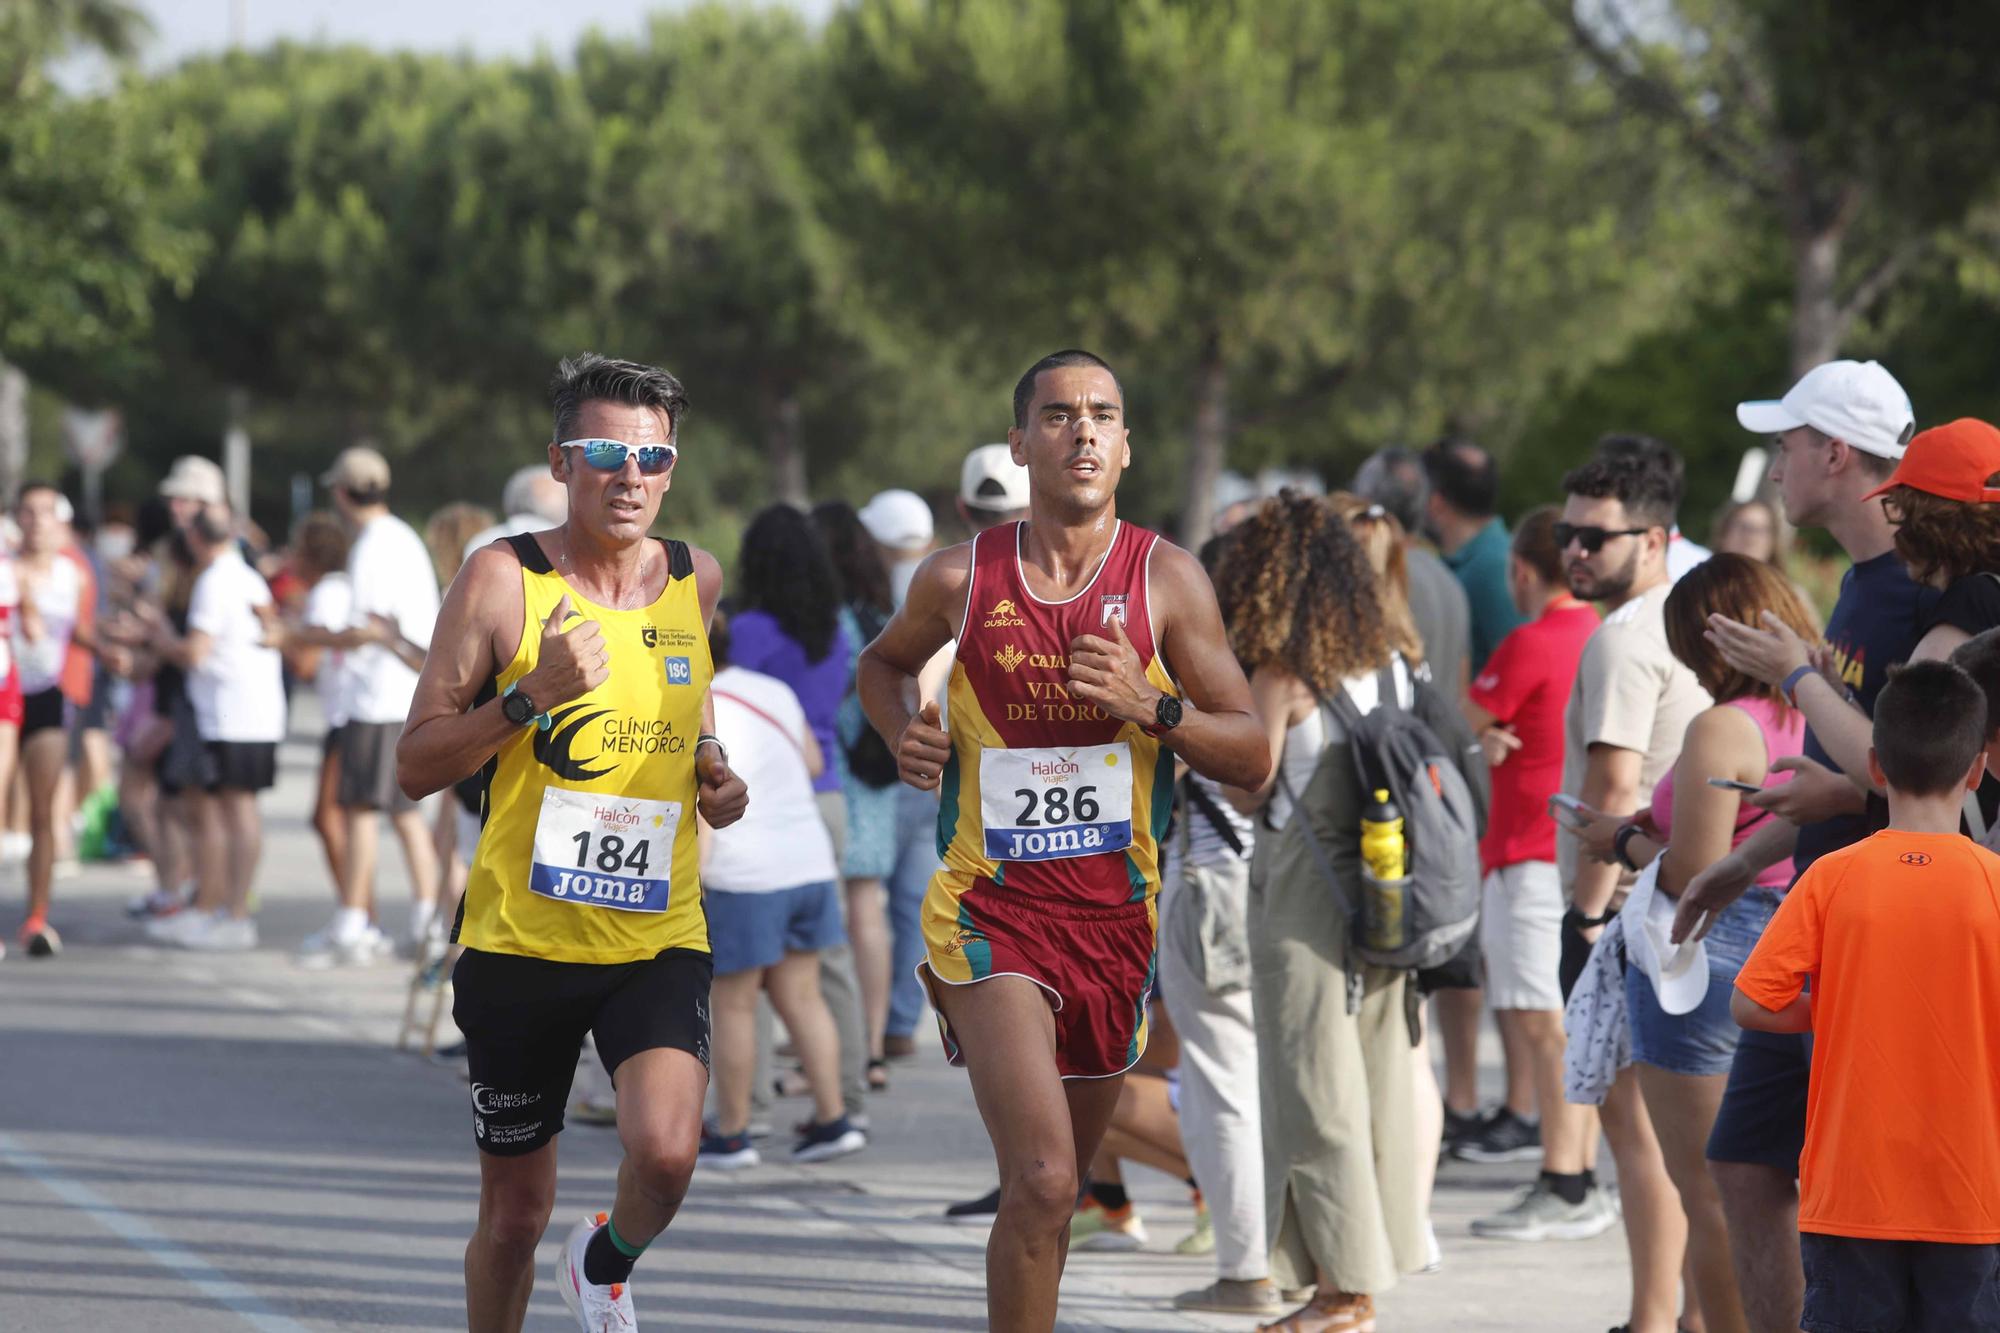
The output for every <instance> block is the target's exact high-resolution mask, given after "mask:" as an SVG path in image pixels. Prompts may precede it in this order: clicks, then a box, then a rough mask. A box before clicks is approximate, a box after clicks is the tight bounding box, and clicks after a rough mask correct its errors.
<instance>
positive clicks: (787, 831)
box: [701, 667, 840, 893]
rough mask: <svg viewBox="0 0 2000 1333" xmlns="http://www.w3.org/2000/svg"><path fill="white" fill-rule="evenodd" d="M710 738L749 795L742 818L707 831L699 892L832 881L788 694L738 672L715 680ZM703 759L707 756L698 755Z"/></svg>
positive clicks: (801, 726)
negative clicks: (709, 840)
mask: <svg viewBox="0 0 2000 1333" xmlns="http://www.w3.org/2000/svg"><path fill="white" fill-rule="evenodd" d="M712 697H713V698H714V700H715V734H716V735H718V736H720V737H721V738H722V743H723V744H724V745H726V746H728V747H729V766H730V767H731V768H732V769H734V770H735V771H736V774H737V776H738V777H741V778H742V779H743V781H744V782H745V783H747V784H748V785H749V787H750V790H751V792H752V793H753V794H752V796H751V798H750V808H749V809H748V810H747V811H745V812H744V815H743V818H741V819H739V820H737V821H736V822H735V823H734V824H731V825H730V826H729V827H728V828H723V829H716V830H715V831H714V834H713V837H714V843H713V845H712V846H711V848H710V850H709V856H708V862H707V864H705V865H704V866H703V867H702V870H701V882H702V884H703V886H704V887H707V888H711V889H721V890H723V891H725V892H729V893H775V892H776V891H778V890H779V889H793V888H797V887H799V886H800V885H802V884H819V883H824V882H827V881H830V880H834V879H837V878H839V873H840V872H839V870H838V869H837V868H836V867H835V865H834V863H833V839H832V838H831V837H830V836H828V834H827V831H826V825H825V824H824V823H823V822H821V820H820V814H819V802H818V801H817V800H815V799H814V798H813V789H812V775H811V774H810V773H809V772H808V771H807V770H806V757H805V739H804V738H805V737H806V736H807V735H808V734H810V733H809V731H808V728H807V726H806V714H805V709H803V708H801V707H800V706H799V697H798V696H797V695H796V694H793V693H792V687H791V686H789V685H787V684H785V682H783V681H781V680H779V679H777V678H776V677H774V676H766V675H763V674H761V673H759V672H756V671H746V670H744V669H743V668H742V667H725V668H723V669H722V670H721V671H720V672H718V673H716V677H715V684H714V686H713V687H712ZM702 757H703V758H707V757H708V756H707V755H703V756H702Z"/></svg>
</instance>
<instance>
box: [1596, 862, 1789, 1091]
mask: <svg viewBox="0 0 2000 1333" xmlns="http://www.w3.org/2000/svg"><path fill="white" fill-rule="evenodd" d="M1780 901H1782V900H1781V899H1780V897H1779V895H1778V894H1777V893H1776V892H1775V891H1773V890H1771V889H1751V890H1750V891H1749V892H1747V893H1745V894H1744V895H1743V896H1742V897H1741V898H1738V899H1737V900H1736V901H1735V902H1733V903H1731V904H1730V905H1729V906H1728V907H1726V908H1724V909H1723V912H1722V915H1721V916H1720V917H1718V918H1716V922H1715V925H1714V927H1713V928H1712V929H1711V930H1710V931H1709V932H1708V934H1707V935H1705V936H1704V937H1703V943H1705V944H1706V945H1707V946H1708V993H1707V994H1705V995H1703V996H1702V997H1701V1003H1700V1004H1698V1005H1696V1006H1695V1007H1694V1008H1693V1009H1692V1010H1690V1011H1689V1012H1687V1013H1685V1014H1670V1013H1668V1012H1667V1011H1666V1010H1664V1009H1662V1008H1660V998H1659V996H1658V995H1657V994H1656V993H1655V992H1654V990H1653V983H1652V982H1650V981H1648V980H1647V979H1646V974H1645V973H1644V972H1642V971H1640V970H1639V969H1638V968H1636V967H1631V966H1627V967H1626V969H1625V1014H1626V1019H1627V1021H1628V1022H1629V1023H1630V1024H1631V1025H1632V1060H1633V1062H1634V1063H1636V1064H1644V1065H1651V1066H1652V1067H1653V1068H1655V1069H1663V1070H1665V1071H1666V1072H1667V1073H1669V1074H1697V1075H1699V1074H1727V1073H1728V1072H1729V1066H1730V1064H1731V1062H1732V1061H1733V1060H1734V1059H1735V1058H1736V1043H1737V1040H1738V1039H1739V1038H1740V1037H1741V1036H1742V1035H1743V1029H1742V1028H1739V1027H1737V1026H1736V1020H1735V1019H1734V1018H1731V1017H1730V1016H1729V996H1730V992H1732V991H1734V990H1735V989H1736V974H1737V973H1738V972H1739V971H1741V970H1742V968H1743V963H1744V961H1745V960H1746V959H1748V958H1749V957H1750V950H1752V949H1753V948H1755V947H1756V945H1757V939H1758V937H1759V936H1761V935H1762V934H1763V933H1764V927H1765V926H1766V925H1768V924H1770V920H1771V917H1772V914H1774V913H1775V912H1776V911H1777V910H1778V903H1779V902H1780Z"/></svg>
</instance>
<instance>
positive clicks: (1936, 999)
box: [1731, 662, 2000, 1333]
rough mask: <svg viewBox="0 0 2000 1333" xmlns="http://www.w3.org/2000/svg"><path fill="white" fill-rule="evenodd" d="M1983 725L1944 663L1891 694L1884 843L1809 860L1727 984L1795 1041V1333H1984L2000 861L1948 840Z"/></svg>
mask: <svg viewBox="0 0 2000 1333" xmlns="http://www.w3.org/2000/svg"><path fill="white" fill-rule="evenodd" d="M1986 714H1987V706H1986V695H1985V693H1984V691H1982V690H1981V688H1980V686H1979V685H1978V684H1976V683H1975V682H1974V681H1973V679H1972V678H1971V677H1970V676H1968V675H1967V674H1966V673H1965V672H1964V671H1962V670H1960V669H1959V668H1958V667H1956V666H1953V665H1951V664H1950V663H1948V662H1921V663H1915V664H1912V665H1910V666H1906V667H1904V668H1903V669H1902V670H1900V671H1898V672H1897V673H1896V674H1895V675H1894V676H1892V677H1891V678H1890V681H1889V684H1888V685H1887V686H1886V687H1885V688H1884V689H1883V691H1882V694H1881V697H1880V698H1879V699H1878V700H1877V701H1876V704H1875V723H1874V742H1875V745H1874V749H1873V750H1872V751H1871V752H1870V754H1869V764H1868V768H1869V773H1870V775H1871V776H1872V777H1873V779H1874V781H1875V782H1876V784H1877V785H1878V786H1881V787H1883V788H1884V789H1885V790H1886V791H1887V792H1888V795H1889V827H1888V828H1887V829H1885V830H1883V831H1882V832H1880V833H1877V834H1875V835H1874V836H1873V837H1871V838H1867V839H1865V840H1863V841H1861V842H1858V843H1855V844H1853V845H1852V846H1850V847H1846V848H1843V849H1842V850H1840V851H1837V852H1831V853H1828V854H1827V855H1825V856H1822V857H1821V858H1820V859H1819V860H1818V861H1816V862H1814V863H1813V865H1812V868H1811V869H1809V870H1808V871H1807V872H1806V873H1805V874H1804V875H1802V876H1800V877H1799V880H1798V883H1796V884H1795V885H1793V886H1792V890H1791V892H1790V893H1789V894H1788V895H1786V898H1785V903H1784V905H1783V906H1782V907H1780V908H1779V909H1778V914H1777V915H1776V916H1775V917H1773V918H1772V920H1771V924H1770V925H1769V926H1767V927H1765V930H1764V936H1763V938H1762V939H1761V940H1760V941H1759V942H1758V944H1757V947H1756V949H1755V950H1754V951H1753V952H1752V953H1751V955H1750V959H1749V961H1748V962H1746V963H1745V964H1744V965H1743V969H1742V971H1741V972H1740V973H1739V974H1738V976H1737V978H1736V990H1737V993H1736V994H1735V995H1734V996H1733V997H1731V998H1732V1009H1733V1012H1734V1013H1735V1016H1736V1021H1737V1022H1738V1023H1741V1024H1742V1025H1743V1026H1744V1027H1746V1028H1758V1029H1762V1030H1763V1031H1766V1032H1804V1031H1808V1030H1810V1031H1812V1032H1813V1033H1814V1042H1813V1056H1812V1084H1811V1092H1810V1094H1809V1096H1808V1100H1807V1104H1806V1147H1805V1153H1804V1155H1803V1156H1802V1157H1801V1158H1800V1159H1799V1184H1800V1192H1799V1230H1800V1232H1801V1233H1803V1234H1802V1235H1801V1238H1800V1251H1801V1255H1802V1258H1803V1260H1804V1264H1805V1276H1806V1304H1805V1320H1804V1322H1803V1323H1802V1324H1801V1327H1802V1328H1804V1329H1806V1330H1808V1333H1854V1331H1855V1330H1862V1329H1868V1330H1876V1329H1881V1330H1905V1329H1906V1330H1912V1331H1913V1333H1920V1331H1924V1330H1939V1331H1940V1333H1942V1331H1943V1330H1951V1333H1988V1331H1992V1333H2000V856H1995V855H1994V854H1993V853H1992V852H1989V851H1987V850H1985V849H1984V848H1982V847H1979V846H1977V845H1976V844H1974V843H1973V842H1972V840H1971V839H1969V838H1967V837H1965V836H1964V835H1963V834H1961V833H1960V832H1959V815H1960V812H1961V811H1962V810H1963V808H1964V801H1965V793H1966V792H1967V791H1968V790H1969V789H1970V788H1972V787H1975V786H1977V785H1978V783H1979V779H1980V776H1981V775H1982V774H1983V773H1984V772H1985V767H1986V754H1985V748H1986V742H1987V739H1988V734H1989V733H1988V730H1987V726H1986V721H1987V717H1986ZM1808 978H1810V979H1811V982H1812V993H1811V995H1810V996H1808V995H1805V994H1803V993H1802V990H1803V987H1804V985H1805V982H1806V980H1807V979H1808Z"/></svg>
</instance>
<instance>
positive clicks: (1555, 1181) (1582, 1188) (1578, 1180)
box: [1542, 1171, 1593, 1205]
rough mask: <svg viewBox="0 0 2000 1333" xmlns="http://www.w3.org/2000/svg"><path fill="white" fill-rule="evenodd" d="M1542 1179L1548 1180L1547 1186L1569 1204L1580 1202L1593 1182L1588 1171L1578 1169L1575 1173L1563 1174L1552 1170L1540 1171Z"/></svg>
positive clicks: (1588, 1191)
mask: <svg viewBox="0 0 2000 1333" xmlns="http://www.w3.org/2000/svg"><path fill="white" fill-rule="evenodd" d="M1542 1179H1543V1180H1546V1181H1548V1182H1549V1188H1550V1189H1552V1190H1554V1191H1555V1195H1556V1197H1557V1198H1558V1199H1561V1200H1562V1201H1563V1202H1564V1203H1567V1204H1571V1205H1575V1204H1579V1203H1582V1202H1583V1199H1584V1196H1585V1195H1586V1194H1588V1193H1590V1187H1591V1184H1592V1183H1593V1182H1592V1181H1591V1178H1590V1172H1588V1171H1579V1172H1577V1173H1576V1174H1575V1175H1563V1174H1559V1173H1557V1172H1554V1171H1544V1172H1542Z"/></svg>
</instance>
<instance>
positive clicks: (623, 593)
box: [396, 355, 748, 1333]
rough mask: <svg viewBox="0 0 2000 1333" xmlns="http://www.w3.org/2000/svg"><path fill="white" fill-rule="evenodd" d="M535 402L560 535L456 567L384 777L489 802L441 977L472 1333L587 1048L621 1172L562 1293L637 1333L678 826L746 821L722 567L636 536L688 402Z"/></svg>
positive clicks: (655, 1176)
mask: <svg viewBox="0 0 2000 1333" xmlns="http://www.w3.org/2000/svg"><path fill="white" fill-rule="evenodd" d="M552 397H553V399H554V407H555V432H554V435H553V437H552V442H551V443H550V444H549V445H548V446H547V450H548V466H549V471H550V475H551V476H552V477H553V478H554V479H555V480H556V481H558V482H561V483H562V484H563V485H564V486H565V488H566V489H567V491H568V500H569V504H568V516H567V518H566V519H565V520H564V522H563V523H562V524H561V525H560V526H558V527H555V528H552V529H550V530H548V531H546V532H533V533H522V534H518V535H515V536H511V537H507V538H503V539H502V540H499V541H496V542H494V543H493V544H492V545H490V546H487V547H484V548H483V549H481V550H479V551H477V552H475V553H474V554H473V556H472V558H471V559H470V560H468V561H467V562H466V564H465V567H464V569H463V570H461V571H460V573H459V575H458V578H457V579H456V580H455V581H454V582H453V583H452V587H451V591H450V593H449V594H447V596H446V598H445V603H444V610H443V611H442V612H441V613H440V615H439V617H438V622H437V632H436V634H435V636H434V637H433V639H432V644H433V648H432V651H431V653H430V656H429V657H428V659H427V660H426V661H425V663H424V670H423V675H422V677H421V678H420V679H419V681H418V683H417V692H416V698H415V700H414V702H413V703H412V704H411V706H410V715H409V720H408V722H407V723H406V724H405V726H404V730H403V738H402V742H401V744H400V745H399V746H398V748H397V755H396V758H397V778H398V780H399V781H400V783H401V785H402V787H403V790H404V791H405V792H406V793H408V794H409V795H410V796H411V797H422V796H425V795H428V794H429V793H431V792H434V791H439V790H442V789H443V788H445V787H447V786H450V785H452V784H454V783H456V782H459V781H462V780H464V779H465V778H467V777H470V776H472V775H474V774H475V773H478V774H481V775H483V779H484V782H485V796H484V799H483V802H482V805H483V813H484V827H483V828H482V830H481V832H480V837H479V844H478V852H477V854H476V857H475V860H474V863H473V865H472V868H471V871H470V874H469V877H468V879H467V883H466V892H465V899H464V903H463V905H462V906H461V908H460V913H459V925H458V928H457V930H456V931H455V932H454V939H455V940H457V941H458V942H459V943H461V944H463V945H464V946H465V951H464V953H463V955H462V956H461V957H460V959H459V962H458V965H457V968H456V969H455V970H454V972H453V977H452V979H453V984H454V989H455V992H456V995H457V999H456V1002H455V1004H454V1006H453V1010H452V1014H453V1017H454V1018H455V1019H457V1021H458V1025H459V1027H460V1029H462V1030H463V1031H464V1033H465V1038H466V1053H467V1059H468V1062H469V1063H470V1065H471V1076H472V1105H473V1112H474V1115H473V1136H474V1141H475V1143H476V1144H477V1146H478V1148H479V1165H480V1191H479V1221H478V1225H477V1228H476V1229H475V1231H474V1233H473V1237H472V1242H471V1244H470V1245H469V1246H467V1248H466V1253H465V1278H466V1284H465V1285H466V1315H467V1322H468V1324H469V1325H470V1327H471V1328H472V1329H474V1330H476V1331H477V1330H506V1331H508V1333H512V1331H513V1330H518V1329H519V1328H520V1327H521V1321H522V1319H523V1317H524V1316H525V1314H526V1311H527V1304H528V1294H529V1290H530V1288H531V1286H532V1285H533V1263H534V1253H535V1246H536V1244H537V1243H538V1242H539V1241H540V1240H541V1236H542V1232H543V1230H544V1229H546V1227H547V1226H548V1221H549V1215H550V1212H551V1210H552V1208H553V1207H554V1203H555V1194H556V1159H555V1143H554V1139H555V1135H556V1134H557V1133H558V1132H559V1131H560V1130H561V1129H562V1125H563V1108H564V1106H565V1104H566V1102H567V1101H568V1098H569V1089H570V1082H571V1079H572V1078H573V1076H574V1074H575V1072H576V1060H577V1052H578V1049H579V1048H580V1046H581V1044H582V1041H583V1036H584V1034H585V1033H586V1032H588V1033H589V1034H590V1035H591V1036H592V1038H593V1039H594V1040H595V1043H596V1047H597V1053H598V1057H599V1059H600V1060H601V1061H602V1062H603V1064H604V1067H605V1070H606V1071H607V1072H608V1073H610V1075H611V1077H612V1083H613V1086H614V1088H615V1089H616V1092H617V1104H618V1133H619V1139H620V1141H621V1142H622V1143H623V1145H624V1148H625V1159H624V1161H623V1163H622V1164H621V1165H620V1167H619V1170H618V1191H617V1197H616V1200H615V1202H614V1203H613V1205H612V1207H611V1209H610V1210H609V1211H608V1212H605V1213H594V1214H587V1215H586V1216H585V1217H584V1218H583V1219H582V1220H580V1221H579V1222H577V1224H576V1225H575V1226H574V1227H573V1228H572V1229H571V1230H570V1233H569V1238H568V1240H567V1242H566V1243H565V1244H564V1246H563V1248H562V1251H561V1253H560V1254H559V1255H558V1257H557V1261H556V1273H555V1276H556V1286H557V1290H558V1291H559V1292H560V1293H561V1295H562V1297H563V1301H564V1303H565V1304H566V1305H568V1306H569V1309H570V1311H571V1313H572V1314H574V1315H575V1316H576V1317H577V1319H578V1322H579V1324H580V1325H581V1327H583V1328H585V1329H604V1328H614V1327H615V1328H631V1327H635V1326H636V1324H637V1319H636V1316H635V1315H634V1313H633V1302H632V1291H631V1286H630V1279H631V1274H632V1266H633V1263H634V1261H635V1260H637V1258H638V1257H639V1253H640V1251H642V1250H643V1249H644V1248H645V1247H646V1246H647V1245H648V1244H649V1243H651V1242H652V1241H653V1239H654V1238H655V1237H657V1236H658V1235H659V1234H660V1233H661V1232H662V1231H664V1230H665V1229H666V1226H667V1223H668V1222H670V1221H672V1220H673V1216H674V1213H675V1211H676V1210H677V1209H678V1208H679V1207H680V1202H681V1199H682V1197H683V1196H684V1195H685V1193H686V1192H687V1186H688V1179H689V1176H690V1175H691V1174H692V1172H693V1168H694V1159H695V1153H696V1149H697V1146H698V1144H699V1142H700V1139H701V1107H702V1098H703V1096H704V1094H705V1093H706V1091H707V1088H708V1035H709V1022H708V994H709V982H710V979H711V976H712V971H713V967H712V959H711V957H710V954H709V950H708V932H707V927H706V923H705V920H704V917H703V914H702V905H701V884H700V881H699V879H698V877H697V873H696V872H697V868H698V864H699V852H698V848H697V843H696V829H695V826H696V815H697V812H698V813H699V815H700V818H701V819H702V820H703V821H705V822H706V823H707V824H708V825H709V826H710V827H712V828H722V827H724V826H726V825H728V824H732V823H734V822H735V821H736V820H737V819H739V818H740V817H741V816H742V814H743V811H744V808H745V806H746V805H747V804H748V793H747V792H746V790H745V788H744V784H743V782H742V780H741V779H740V778H738V777H736V775H735V774H734V773H732V772H731V771H730V767H729V756H728V753H727V752H726V751H725V750H724V749H723V747H722V744H721V742H720V741H718V740H717V739H716V738H715V736H714V735H713V734H712V733H713V731H714V711H713V706H712V704H711V703H710V701H709V697H708V689H709V679H710V677H711V675H712V674H713V667H712V664H711V663H710V660H709V656H708V622H709V618H710V617H711V616H712V615H713V614H714V611H715V604H716V602H717V600H718V599H719V598H720V597H721V595H722V570H721V567H720V566H719V565H717V564H716V561H715V558H714V557H713V556H711V555H709V554H708V553H707V552H706V551H700V550H695V549H693V548H691V547H689V546H688V545H687V544H686V543H684V542H678V541H666V540H663V539H656V538H653V537H651V536H650V535H649V533H650V531H651V529H652V526H653V522H654V520H655V519H656V518H657V517H658V515H659V512H660V501H661V499H662V498H663V496H664V495H665V493H666V490H667V487H668V485H669V484H670V480H671V475H672V470H673V466H674V461H675V457H676V450H675V435H676V432H677V429H678V427H679V425H680V419H681V416H682V414H683V413H684V412H685V411H686V410H687V398H686V395H685V394H684V392H683V391H682V389H681V385H680V381H678V380H676V379H675V378H674V377H673V376H671V375H669V374H667V373H666V372H665V371H663V370H659V369H656V368H654V367H651V366H641V365H636V364H633V363H632V362H628V361H611V360H607V359H606V358H604V357H601V356H595V355H584V356H581V357H577V358H574V359H572V360H569V361H565V362H564V363H563V364H562V367H561V369H560V371H559V372H558V373H557V376H556V380H555V384H554V387H553V394H552Z"/></svg>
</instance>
